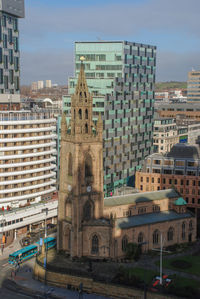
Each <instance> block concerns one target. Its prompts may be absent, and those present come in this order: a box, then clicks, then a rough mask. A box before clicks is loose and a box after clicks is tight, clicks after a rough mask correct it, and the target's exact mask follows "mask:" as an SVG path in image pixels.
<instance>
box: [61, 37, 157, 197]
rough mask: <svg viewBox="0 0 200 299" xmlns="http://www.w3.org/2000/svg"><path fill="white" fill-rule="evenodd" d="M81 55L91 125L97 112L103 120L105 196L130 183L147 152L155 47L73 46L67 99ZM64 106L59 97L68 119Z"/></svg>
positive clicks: (129, 44)
mask: <svg viewBox="0 0 200 299" xmlns="http://www.w3.org/2000/svg"><path fill="white" fill-rule="evenodd" d="M81 56H84V57H85V63H84V65H85V74H86V78H87V83H88V87H89V91H90V92H91V93H92V94H93V106H94V107H93V120H94V122H96V120H97V118H98V114H99V113H101V114H102V118H103V123H104V132H103V141H104V142H103V163H104V192H105V193H106V194H109V193H110V192H112V191H114V190H115V188H118V187H121V186H122V185H124V184H126V183H127V182H128V184H131V183H133V182H134V174H135V172H136V170H138V169H140V168H141V166H142V161H143V159H144V158H145V156H147V155H149V154H150V153H151V152H152V149H153V114H154V108H153V103H154V83H155V69H156V47H155V46H150V45H143V44H138V43H132V42H127V41H117V42H111V41H108V42H105V41H99V42H76V43H75V77H73V78H70V79H69V84H68V86H69V94H70V95H71V94H73V93H74V91H75V85H76V83H77V78H78V74H79V71H80V63H81V62H80V57H81ZM70 103H71V98H70V96H64V97H63V108H64V111H65V112H66V115H67V117H68V118H70V105H71V104H70ZM127 178H128V179H127Z"/></svg>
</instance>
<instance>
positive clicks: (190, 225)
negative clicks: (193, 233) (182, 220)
mask: <svg viewBox="0 0 200 299" xmlns="http://www.w3.org/2000/svg"><path fill="white" fill-rule="evenodd" d="M192 228H193V224H192V220H190V222H189V230H192Z"/></svg>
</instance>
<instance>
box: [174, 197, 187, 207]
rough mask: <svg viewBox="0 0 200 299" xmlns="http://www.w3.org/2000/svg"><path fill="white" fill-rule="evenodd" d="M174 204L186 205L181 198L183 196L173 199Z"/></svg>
mask: <svg viewBox="0 0 200 299" xmlns="http://www.w3.org/2000/svg"><path fill="white" fill-rule="evenodd" d="M174 204H175V205H176V206H184V205H187V202H186V201H185V200H184V199H183V197H179V198H178V199H177V200H175V202H174Z"/></svg>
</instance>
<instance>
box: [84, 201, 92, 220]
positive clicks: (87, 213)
mask: <svg viewBox="0 0 200 299" xmlns="http://www.w3.org/2000/svg"><path fill="white" fill-rule="evenodd" d="M91 217H92V205H91V203H90V202H89V201H87V202H86V203H85V205H84V208H83V219H84V220H86V221H88V220H90V219H91Z"/></svg>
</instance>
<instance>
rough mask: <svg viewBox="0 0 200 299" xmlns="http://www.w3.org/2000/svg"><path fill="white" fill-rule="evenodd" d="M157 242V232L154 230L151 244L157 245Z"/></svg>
mask: <svg viewBox="0 0 200 299" xmlns="http://www.w3.org/2000/svg"><path fill="white" fill-rule="evenodd" d="M158 241H159V231H158V230H155V231H154V233H153V244H158Z"/></svg>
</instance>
